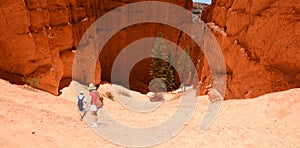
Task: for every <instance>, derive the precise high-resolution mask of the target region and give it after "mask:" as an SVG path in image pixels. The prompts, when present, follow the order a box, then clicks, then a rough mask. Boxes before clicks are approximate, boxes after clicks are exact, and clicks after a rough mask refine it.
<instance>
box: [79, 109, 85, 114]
mask: <svg viewBox="0 0 300 148" xmlns="http://www.w3.org/2000/svg"><path fill="white" fill-rule="evenodd" d="M78 111H81V112H84V113H85V112H86V108H83V109H82V110H80V109H79V108H78Z"/></svg>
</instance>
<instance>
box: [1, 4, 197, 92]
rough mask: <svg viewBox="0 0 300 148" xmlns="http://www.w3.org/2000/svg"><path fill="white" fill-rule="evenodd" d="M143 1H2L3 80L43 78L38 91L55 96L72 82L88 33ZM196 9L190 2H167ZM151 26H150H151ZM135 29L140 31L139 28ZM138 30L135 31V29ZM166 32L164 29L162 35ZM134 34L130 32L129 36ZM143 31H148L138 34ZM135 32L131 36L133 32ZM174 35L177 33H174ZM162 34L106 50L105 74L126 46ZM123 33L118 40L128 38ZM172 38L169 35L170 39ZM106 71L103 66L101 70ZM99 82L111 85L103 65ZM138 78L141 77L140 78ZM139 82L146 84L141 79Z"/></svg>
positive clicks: (178, 38) (178, 37)
mask: <svg viewBox="0 0 300 148" xmlns="http://www.w3.org/2000/svg"><path fill="white" fill-rule="evenodd" d="M136 1H141V0H122V1H116V0H48V1H47V0H46V1H45V0H24V1H23V0H9V1H7V0H1V1H0V10H1V11H0V76H1V78H4V79H7V80H10V81H12V82H15V83H22V78H23V77H24V76H26V77H27V78H39V86H38V87H39V88H40V89H43V90H46V91H48V92H50V93H53V94H58V90H59V89H60V88H62V87H64V86H66V85H68V83H69V82H70V81H71V79H72V62H73V58H74V50H76V47H77V45H78V42H79V40H80V38H81V36H82V35H83V33H84V32H85V30H86V29H87V28H88V27H89V26H90V25H91V24H92V23H93V22H94V21H95V20H96V19H97V18H99V17H100V16H101V15H103V14H105V13H106V12H108V11H110V10H112V9H114V8H116V7H119V6H122V5H124V4H126V3H131V2H136ZM164 1H166V2H171V3H174V4H177V5H180V6H182V7H185V8H188V9H191V7H192V1H191V0H184V1H181V0H164ZM150 25H151V24H150ZM134 27H136V26H134ZM134 27H133V29H134ZM163 28H164V27H162V30H164V29H163ZM133 29H132V28H131V29H130V28H129V29H128V30H129V32H128V33H132V32H131V31H133ZM135 29H143V28H135ZM130 30H131V31H130ZM172 31H173V30H172ZM158 32H159V30H156V31H149V32H146V33H145V34H143V35H140V36H139V35H137V36H132V37H130V38H126V39H125V40H124V39H123V41H122V42H120V43H111V44H109V45H107V46H106V48H108V49H116V51H114V50H109V51H108V50H107V51H108V52H109V54H108V55H107V56H105V58H104V59H103V60H105V61H106V63H107V64H105V66H104V67H102V68H107V67H108V68H109V67H110V66H111V65H112V62H113V60H114V57H115V56H116V54H117V53H118V52H119V51H118V50H119V49H122V47H124V46H125V45H126V44H127V43H129V42H131V41H132V40H134V39H138V38H141V37H144V36H146V35H147V36H156V35H157V33H158ZM128 33H127V32H126V30H125V33H124V31H123V33H122V32H121V33H119V34H118V35H116V36H115V37H116V38H119V37H122V36H124V35H128ZM165 33H166V34H170V36H172V37H170V38H171V39H170V40H172V41H174V42H176V41H179V42H178V44H179V45H180V44H181V45H185V42H186V39H185V38H184V37H181V35H180V32H179V31H175V32H168V31H165ZM167 36H168V35H167ZM102 66H103V65H102ZM97 71H98V73H96V80H97V81H96V83H99V82H100V76H102V77H103V78H105V80H107V79H109V75H110V71H109V70H108V71H102V72H101V75H100V73H99V71H100V65H99V63H98V66H97ZM135 73H139V72H135ZM140 79H143V78H142V77H141V78H140Z"/></svg>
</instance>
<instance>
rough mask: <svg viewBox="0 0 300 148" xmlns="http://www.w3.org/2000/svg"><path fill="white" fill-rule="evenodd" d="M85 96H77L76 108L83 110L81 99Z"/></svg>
mask: <svg viewBox="0 0 300 148" xmlns="http://www.w3.org/2000/svg"><path fill="white" fill-rule="evenodd" d="M84 97H85V96H83V97H82V99H80V98H79V96H78V101H77V105H78V109H79V110H80V111H83V99H84Z"/></svg>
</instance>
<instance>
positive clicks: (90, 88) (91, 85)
mask: <svg viewBox="0 0 300 148" xmlns="http://www.w3.org/2000/svg"><path fill="white" fill-rule="evenodd" d="M88 90H96V87H95V85H94V84H93V83H90V84H89V88H88Z"/></svg>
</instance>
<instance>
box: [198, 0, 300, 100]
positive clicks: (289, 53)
mask: <svg viewBox="0 0 300 148" xmlns="http://www.w3.org/2000/svg"><path fill="white" fill-rule="evenodd" d="M202 19H203V20H204V21H206V22H207V23H208V25H209V26H211V28H212V30H215V31H214V34H215V35H216V37H217V40H218V42H219V44H220V46H221V48H222V51H223V55H224V58H225V61H226V67H227V91H226V97H225V99H229V98H252V97H256V96H259V95H262V94H265V93H269V92H276V91H280V90H286V89H290V88H295V87H300V49H299V47H300V1H299V0H263V1H262V0H214V1H213V3H212V5H211V6H209V7H208V8H207V10H206V11H205V12H204V13H203V15H202ZM203 67H204V68H203V69H202V70H203V75H202V84H203V85H202V86H201V89H200V91H201V93H202V94H204V93H206V92H207V90H206V88H205V86H207V85H209V84H210V83H211V82H210V74H209V67H208V66H207V64H206V62H205V60H204V66H203Z"/></svg>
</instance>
